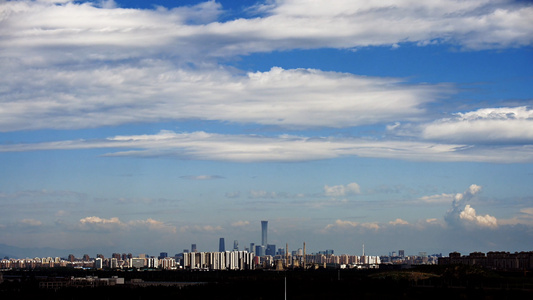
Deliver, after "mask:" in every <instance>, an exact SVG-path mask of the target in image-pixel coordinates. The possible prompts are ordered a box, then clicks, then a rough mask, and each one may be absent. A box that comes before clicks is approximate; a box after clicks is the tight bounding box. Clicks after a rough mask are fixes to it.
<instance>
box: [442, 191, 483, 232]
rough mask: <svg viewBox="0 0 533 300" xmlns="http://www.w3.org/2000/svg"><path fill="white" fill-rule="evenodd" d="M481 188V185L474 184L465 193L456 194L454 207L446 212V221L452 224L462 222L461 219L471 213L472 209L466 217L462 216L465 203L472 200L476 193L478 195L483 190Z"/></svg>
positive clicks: (467, 214)
mask: <svg viewBox="0 0 533 300" xmlns="http://www.w3.org/2000/svg"><path fill="white" fill-rule="evenodd" d="M481 189H482V187H481V186H479V185H477V184H472V185H470V186H469V187H468V189H467V190H466V191H464V192H463V193H457V194H455V196H454V197H453V201H452V203H451V204H452V207H451V208H450V209H449V210H448V211H447V212H446V215H445V216H444V219H445V221H446V222H447V223H448V224H450V225H459V224H461V223H460V221H461V219H463V218H466V217H468V216H470V215H471V214H470V213H471V211H468V212H467V213H465V217H461V214H462V213H463V210H462V208H463V205H465V203H466V202H468V201H470V200H471V199H472V198H473V197H474V196H475V195H477V194H478V193H479V192H480V191H481ZM469 207H470V206H469ZM474 213H475V211H474Z"/></svg>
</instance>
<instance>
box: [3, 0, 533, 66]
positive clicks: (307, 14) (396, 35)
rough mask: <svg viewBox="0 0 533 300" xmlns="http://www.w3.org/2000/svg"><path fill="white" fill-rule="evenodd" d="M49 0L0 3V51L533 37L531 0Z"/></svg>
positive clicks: (486, 41) (40, 57)
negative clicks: (173, 2)
mask: <svg viewBox="0 0 533 300" xmlns="http://www.w3.org/2000/svg"><path fill="white" fill-rule="evenodd" d="M51 2H52V1H3V2H2V3H0V11H1V14H0V15H1V16H2V21H3V23H2V24H3V26H2V30H0V38H1V39H2V45H3V47H2V51H0V52H2V53H4V55H5V56H9V57H21V56H22V57H24V59H25V60H26V61H33V62H35V61H39V62H44V61H46V59H45V57H46V56H49V57H52V56H53V55H52V53H53V52H56V51H59V50H64V49H65V48H68V49H69V51H64V55H62V57H56V58H55V60H58V59H61V60H79V57H84V59H122V58H132V57H142V56H145V55H147V54H148V55H155V56H159V55H160V54H162V53H164V54H167V55H171V56H180V57H190V56H198V55H203V56H228V55H241V54H248V53H252V52H270V51H274V50H284V49H302V48H303V49H310V48H324V47H329V48H354V47H364V46H378V45H390V46H394V45H397V44H398V43H403V42H413V43H418V44H419V45H427V44H432V43H437V42H450V43H455V44H458V45H461V46H463V47H466V48H472V49H480V48H501V47H514V46H524V45H531V43H532V39H533V38H532V36H533V29H532V26H531V25H532V21H531V20H532V16H533V7H532V6H531V5H528V4H527V3H524V4H517V3H514V2H512V1H491V0H477V1H460V0H446V1H420V2H413V1H409V0H403V1H352V0H335V1H313V2H311V3H310V2H309V1H305V0H285V1H278V2H276V3H275V4H273V5H270V6H262V7H263V8H267V11H266V12H265V11H263V13H264V16H263V17H256V18H253V19H236V20H231V21H227V22H214V21H215V20H216V19H217V17H218V16H219V15H220V14H222V13H223V11H222V8H221V6H220V4H218V3H216V2H214V1H207V2H204V3H200V4H198V5H196V6H188V7H178V8H174V9H165V8H163V7H158V8H157V9H152V10H146V9H145V10H141V9H122V8H116V7H115V6H114V5H113V2H112V1H100V2H99V3H100V4H96V6H99V7H95V4H90V3H74V2H70V1H68V3H66V4H64V5H56V4H55V3H51ZM53 2H57V1H53ZM61 2H67V1H61ZM302 7H305V9H302ZM95 20H97V21H95ZM198 23H199V24H198ZM207 41H209V42H207ZM88 45H90V47H87V46H88ZM148 49H149V50H148ZM29 52H31V54H33V55H28V54H30V53H29Z"/></svg>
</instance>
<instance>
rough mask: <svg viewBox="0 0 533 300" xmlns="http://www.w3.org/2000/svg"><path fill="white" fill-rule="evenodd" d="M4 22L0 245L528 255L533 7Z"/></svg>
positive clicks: (95, 11)
mask: <svg viewBox="0 0 533 300" xmlns="http://www.w3.org/2000/svg"><path fill="white" fill-rule="evenodd" d="M0 22H1V23H2V26H1V28H0V71H1V72H2V74H9V76H2V78H0V166H1V168H2V171H1V172H0V205H1V207H2V211H1V212H0V216H1V217H0V244H3V245H7V246H9V247H19V248H28V249H33V248H47V247H48V248H54V249H60V250H61V249H63V250H68V249H76V251H80V252H82V253H93V252H94V253H97V251H100V252H106V253H113V252H124V251H126V249H129V250H128V251H134V252H137V253H159V252H160V251H169V252H172V251H181V250H182V249H189V248H190V246H191V244H196V245H197V246H198V249H205V250H206V251H214V250H216V249H218V248H219V246H220V240H219V238H220V237H224V238H225V241H227V243H228V245H227V247H226V248H228V249H229V248H231V243H232V241H239V245H240V247H246V246H248V245H249V244H250V243H255V245H261V243H263V240H262V239H263V237H262V232H261V227H260V221H261V220H268V221H269V224H268V230H269V232H268V243H270V244H273V245H277V246H278V247H283V245H285V244H286V243H288V244H289V247H292V245H300V244H302V243H303V242H306V244H307V247H308V251H309V252H313V251H320V250H324V249H335V251H336V252H338V253H349V254H360V253H361V251H362V247H361V245H362V244H365V247H366V248H365V251H366V252H367V253H376V254H377V253H388V252H390V251H393V249H396V250H398V249H404V250H405V252H406V253H418V252H427V253H449V252H452V251H459V252H462V253H470V252H474V251H482V252H489V251H492V250H497V251H530V250H531V249H532V248H533V185H531V182H533V108H532V107H533V93H532V89H531V86H533V67H532V66H533V5H532V4H531V3H529V2H527V1H510V0H509V1H507V0H501V1H500V0H474V1H467V2H465V1H459V0H445V1H439V2H431V1H430V2H427V1H426V2H422V3H413V2H411V1H403V0H398V1H351V0H334V1H312V2H310V1H305V0H275V1H266V0H265V1H250V2H248V1H246V2H241V1H229V0H223V1H194V0H183V1H171V0H151V1H124V0H115V1H113V0H102V1H94V2H86V1H69V0H36V1H29V0H15V1H0ZM265 242H266V236H265ZM172 249H175V250H172Z"/></svg>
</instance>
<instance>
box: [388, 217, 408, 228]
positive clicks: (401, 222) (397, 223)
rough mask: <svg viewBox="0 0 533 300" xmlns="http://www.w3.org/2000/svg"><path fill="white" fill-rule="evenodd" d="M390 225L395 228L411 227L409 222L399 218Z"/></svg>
mask: <svg viewBox="0 0 533 300" xmlns="http://www.w3.org/2000/svg"><path fill="white" fill-rule="evenodd" d="M389 224H390V225H394V226H396V225H409V222H407V221H405V220H402V219H400V218H398V219H396V220H394V221H390V222H389Z"/></svg>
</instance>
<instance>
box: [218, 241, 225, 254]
mask: <svg viewBox="0 0 533 300" xmlns="http://www.w3.org/2000/svg"><path fill="white" fill-rule="evenodd" d="M225 251H226V244H225V243H224V238H220V240H219V241H218V252H225Z"/></svg>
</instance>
